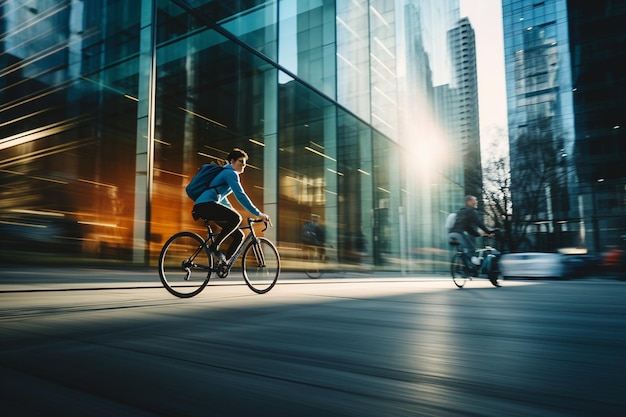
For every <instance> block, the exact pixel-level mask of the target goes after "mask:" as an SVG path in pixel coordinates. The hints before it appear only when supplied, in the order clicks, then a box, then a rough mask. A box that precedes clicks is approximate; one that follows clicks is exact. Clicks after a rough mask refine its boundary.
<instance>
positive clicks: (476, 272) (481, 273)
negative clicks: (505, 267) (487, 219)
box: [450, 238, 502, 288]
mask: <svg viewBox="0 0 626 417" xmlns="http://www.w3.org/2000/svg"><path fill="white" fill-rule="evenodd" d="M450 245H452V246H455V247H456V252H455V253H454V255H452V259H451V260H450V274H451V275H452V281H453V282H454V285H456V286H457V287H459V288H463V286H464V285H465V283H466V282H467V281H471V280H472V278H477V277H481V278H482V277H486V278H488V279H489V281H490V282H491V284H492V285H493V286H495V287H500V286H501V281H502V273H501V272H500V266H499V262H498V260H499V259H500V255H501V253H500V252H499V251H498V250H497V249H496V248H494V247H491V246H489V245H486V246H485V247H484V248H481V249H476V255H477V256H478V259H480V265H474V264H473V263H472V261H471V257H470V255H468V254H467V253H466V250H465V248H463V246H462V245H461V243H460V242H459V241H458V240H457V239H454V238H451V239H450Z"/></svg>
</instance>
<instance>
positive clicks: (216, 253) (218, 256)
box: [209, 247, 226, 264]
mask: <svg viewBox="0 0 626 417" xmlns="http://www.w3.org/2000/svg"><path fill="white" fill-rule="evenodd" d="M209 250H210V251H211V254H212V255H213V256H214V257H215V259H217V261H218V262H219V263H222V264H224V263H226V255H224V254H223V253H222V252H220V251H219V250H217V249H215V248H213V247H210V248H209Z"/></svg>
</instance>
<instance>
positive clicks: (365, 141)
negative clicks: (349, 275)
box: [0, 0, 463, 271]
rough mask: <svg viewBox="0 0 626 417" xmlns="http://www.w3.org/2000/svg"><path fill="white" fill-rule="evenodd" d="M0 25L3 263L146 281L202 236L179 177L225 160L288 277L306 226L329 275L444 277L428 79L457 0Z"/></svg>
mask: <svg viewBox="0 0 626 417" xmlns="http://www.w3.org/2000/svg"><path fill="white" fill-rule="evenodd" d="M0 7H1V8H2V10H1V13H0V16H2V17H0V25H1V26H0V29H1V31H2V34H3V35H2V37H1V38H0V52H1V55H0V68H2V69H0V98H1V100H0V103H1V104H0V184H1V189H0V193H2V198H1V201H2V202H1V203H0V229H1V230H2V231H1V234H2V236H3V237H2V256H3V257H5V258H6V259H12V260H20V259H26V258H27V259H32V258H33V256H32V255H33V254H35V253H36V254H37V256H36V260H34V261H36V262H45V261H48V260H49V261H61V262H78V261H84V260H87V261H90V262H91V261H95V262H117V261H121V262H124V263H133V264H154V263H155V261H156V257H157V255H158V253H159V251H160V248H161V245H162V244H163V242H164V241H165V240H166V239H167V238H168V237H169V236H170V235H171V234H173V233H175V232H177V231H179V230H182V229H185V230H193V231H196V232H198V233H202V232H203V225H202V224H201V223H199V222H194V221H193V219H192V218H191V215H190V211H191V208H192V205H193V202H192V201H191V200H189V199H188V198H187V197H186V195H185V192H184V186H185V185H186V184H187V182H188V181H189V180H190V178H191V176H192V175H193V174H194V173H195V171H196V170H197V168H198V167H199V166H200V165H201V164H203V163H206V162H211V161H216V162H220V163H221V162H224V158H225V157H226V155H227V154H228V152H229V151H230V150H232V149H233V148H234V147H240V148H243V149H245V150H246V151H247V152H248V154H249V156H250V158H249V161H248V162H249V165H248V168H247V170H246V172H245V174H244V175H242V177H241V178H242V183H243V185H244V188H245V189H246V191H247V193H248V195H249V196H250V198H251V199H252V201H253V202H255V204H256V205H257V206H258V207H260V208H261V209H262V210H263V211H264V212H265V213H268V214H269V215H270V216H271V217H272V218H273V219H274V223H275V227H274V228H272V229H269V230H268V231H267V232H266V234H267V235H268V236H269V237H270V238H271V239H273V240H274V241H276V243H277V244H278V247H279V250H280V252H281V256H282V258H283V262H284V265H285V267H286V268H287V269H290V268H294V269H297V268H299V265H300V264H301V260H302V256H303V246H302V243H301V236H300V233H301V230H302V226H303V224H304V222H305V221H306V220H308V219H309V218H310V217H311V215H312V214H317V215H319V216H320V217H321V220H322V223H323V225H324V227H325V229H326V244H327V245H328V246H329V249H328V251H329V253H330V256H331V259H332V262H333V263H334V265H333V267H338V268H343V269H362V268H366V269H371V268H380V269H387V270H397V271H436V270H445V262H446V260H447V239H446V236H445V231H444V230H443V221H444V219H445V216H446V214H447V213H448V212H450V211H451V210H453V209H455V208H456V207H457V206H459V205H460V204H461V198H460V196H462V190H463V187H462V184H459V180H461V179H462V174H459V173H462V171H463V167H462V166H460V165H459V155H460V152H461V150H460V149H456V148H455V147H454V144H453V142H452V141H451V139H450V138H449V137H448V136H446V134H443V133H441V132H444V131H446V130H447V129H445V128H443V127H442V126H440V125H439V123H441V122H442V121H445V120H446V118H445V117H442V116H441V114H439V113H445V111H444V110H445V109H444V110H441V109H443V108H445V107H446V104H445V103H448V102H449V100H450V96H449V95H445V96H446V98H445V100H443V99H441V100H440V99H439V98H437V97H438V95H437V94H435V91H436V90H437V88H439V87H438V86H437V85H435V82H434V81H433V73H434V72H438V71H444V69H445V70H447V69H446V65H447V64H446V63H447V58H446V57H445V54H444V53H442V52H441V51H439V50H438V49H437V46H438V45H441V44H443V45H445V42H446V34H447V31H448V30H449V29H451V27H453V25H454V24H455V23H456V22H455V19H454V16H458V4H457V1H446V2H440V1H435V0H433V1H428V2H425V1H407V2H405V3H402V2H396V3H394V2H387V1H382V0H370V1H369V2H355V1H348V0H337V1H334V0H333V1H331V0H308V1H298V2H295V1H287V0H280V1H276V0H274V1H261V0H258V1H236V2H230V1H228V2H226V1H201V0H195V1H182V0H140V1H136V2H128V1H122V0H117V1H116V0H94V1H89V2H86V1H80V0H68V1H63V2H59V1H53V0H30V1H26V2H21V3H19V4H18V3H16V2H5V3H3V4H2V5H1V6H0ZM455 13H456V14H455ZM416 23H417V25H415V24H416ZM444 50H445V49H444ZM431 61H432V62H431ZM439 77H440V78H442V79H443V81H441V83H444V81H446V80H448V78H449V74H448V75H447V76H446V75H442V74H439ZM448 82H449V81H448ZM444 84H445V83H444ZM442 103H443V104H442ZM450 105H451V104H450ZM442 106H443V107H442ZM437 109H440V110H437ZM448 112H449V111H448ZM444 150H445V151H444ZM459 175H461V177H459ZM233 201H234V199H233ZM235 207H238V206H237V204H235ZM241 213H242V215H243V216H244V217H245V216H246V214H245V212H244V211H243V209H242V210H241Z"/></svg>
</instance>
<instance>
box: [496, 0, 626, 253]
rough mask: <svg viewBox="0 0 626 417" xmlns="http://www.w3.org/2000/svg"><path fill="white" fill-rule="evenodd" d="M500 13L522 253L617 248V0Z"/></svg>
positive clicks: (621, 186)
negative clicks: (523, 231) (522, 229)
mask: <svg viewBox="0 0 626 417" xmlns="http://www.w3.org/2000/svg"><path fill="white" fill-rule="evenodd" d="M502 7H503V19H504V36H505V39H504V41H505V54H506V55H505V57H506V70H507V97H508V109H509V133H510V145H511V146H510V149H511V171H512V181H513V188H512V192H513V204H514V211H517V213H516V214H515V217H516V218H517V221H518V222H519V224H522V225H524V226H525V227H528V234H527V236H528V239H527V241H526V242H525V245H524V247H525V248H530V249H539V250H554V249H557V248H563V247H578V248H580V249H583V250H589V251H590V252H594V253H596V254H598V253H601V252H603V251H605V250H607V248H609V247H610V246H618V245H622V246H623V244H624V243H623V242H624V238H623V236H626V223H625V222H624V219H625V218H626V217H625V216H624V214H626V200H625V199H624V196H625V195H626V194H625V192H624V191H625V190H626V179H625V178H626V176H625V170H624V165H623V163H622V161H623V160H624V156H625V155H626V150H625V147H624V143H626V142H625V141H624V129H623V123H622V122H620V120H622V119H623V113H624V110H623V109H624V105H623V104H624V85H626V83H625V82H624V71H622V69H623V67H624V64H623V63H624V48H623V45H624V40H625V35H624V31H623V30H622V25H623V21H624V17H626V2H625V1H623V0H620V1H599V2H585V1H579V0H567V1H566V0H549V1H533V0H506V1H503V2H502ZM524 247H523V248H524Z"/></svg>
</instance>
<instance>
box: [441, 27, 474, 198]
mask: <svg viewBox="0 0 626 417" xmlns="http://www.w3.org/2000/svg"><path fill="white" fill-rule="evenodd" d="M448 44H449V50H450V52H451V57H452V62H451V69H452V77H451V79H452V83H451V85H450V88H451V89H452V92H453V94H454V96H455V100H454V101H453V105H454V106H455V110H454V112H453V114H454V118H453V119H452V120H451V123H452V125H453V126H454V131H455V133H456V134H458V136H459V142H460V145H461V148H462V150H463V168H464V169H463V173H464V178H465V180H464V184H465V194H466V195H474V196H477V197H478V198H479V199H480V200H482V186H483V181H482V163H481V156H480V124H479V107H478V75H477V72H476V38H475V35H474V29H473V28H472V25H471V24H470V22H469V19H468V18H463V19H461V20H460V21H459V22H458V24H457V26H456V27H455V28H453V29H451V30H450V31H448ZM481 206H482V205H481Z"/></svg>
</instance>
